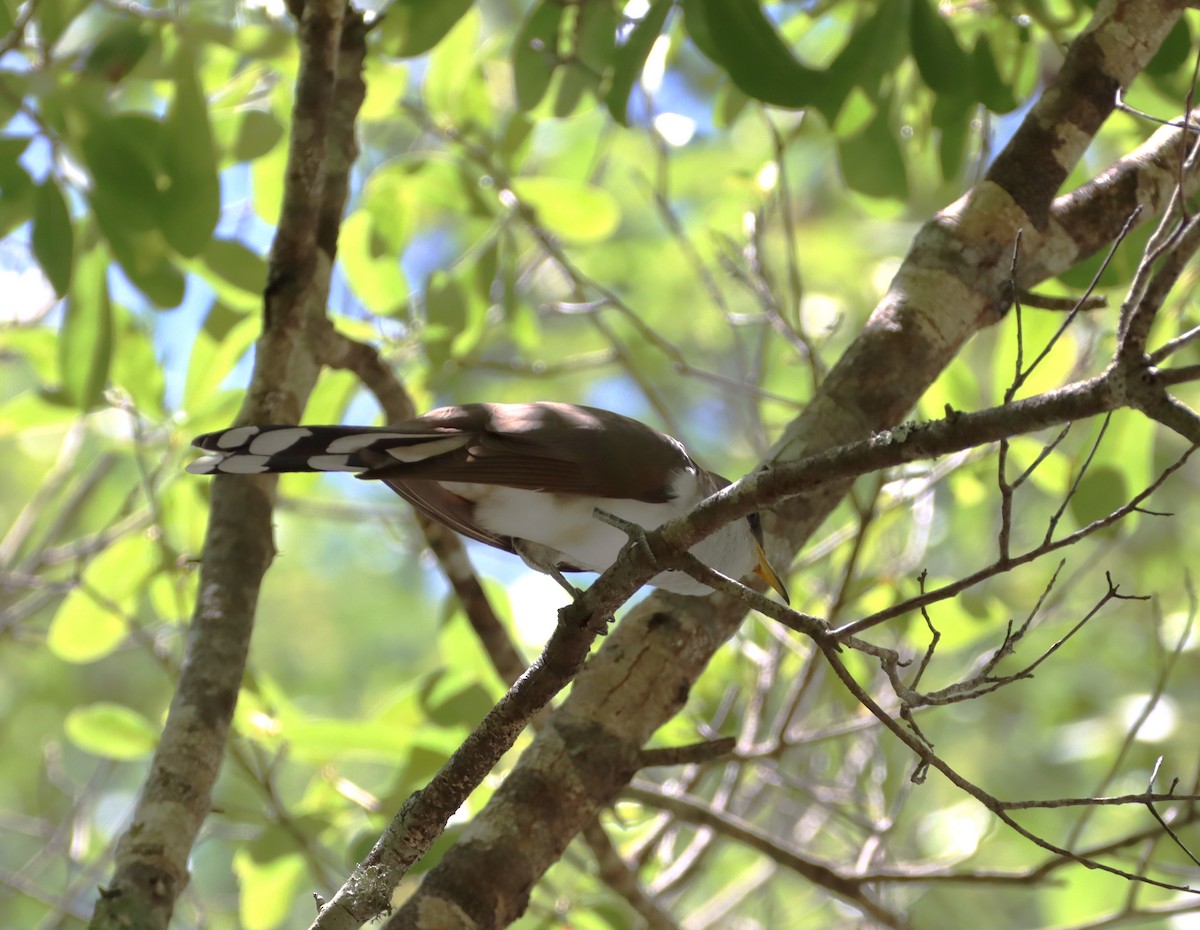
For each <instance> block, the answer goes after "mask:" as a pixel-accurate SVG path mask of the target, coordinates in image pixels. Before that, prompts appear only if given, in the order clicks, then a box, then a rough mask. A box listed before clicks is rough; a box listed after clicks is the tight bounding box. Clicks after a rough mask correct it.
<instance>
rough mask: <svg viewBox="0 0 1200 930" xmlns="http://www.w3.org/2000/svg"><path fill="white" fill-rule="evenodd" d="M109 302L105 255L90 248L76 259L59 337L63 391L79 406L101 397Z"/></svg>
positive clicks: (107, 360)
mask: <svg viewBox="0 0 1200 930" xmlns="http://www.w3.org/2000/svg"><path fill="white" fill-rule="evenodd" d="M112 327H113V321H112V304H111V303H110V301H109V296H108V256H107V254H106V253H105V251H104V250H103V249H99V248H97V249H93V250H92V251H91V252H89V253H88V254H87V255H85V256H83V257H81V258H80V260H79V264H78V266H77V267H76V269H75V278H74V281H73V282H72V288H71V292H70V294H69V295H68V297H67V302H66V307H65V313H64V318H63V323H62V328H61V330H60V335H59V340H58V370H59V379H60V381H61V383H62V387H63V391H64V393H65V394H66V396H67V397H68V398H69V399H70V402H71V403H73V404H74V405H75V406H77V407H79V409H81V410H91V409H93V408H95V407H98V406H100V404H101V403H102V402H103V400H104V388H105V387H106V386H107V384H108V372H109V367H110V366H111V364H112V349H113V345H112Z"/></svg>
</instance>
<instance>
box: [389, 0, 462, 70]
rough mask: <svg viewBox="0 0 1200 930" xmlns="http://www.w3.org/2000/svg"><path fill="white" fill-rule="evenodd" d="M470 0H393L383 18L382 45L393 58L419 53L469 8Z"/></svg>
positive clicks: (407, 56)
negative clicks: (433, 0) (434, 0)
mask: <svg viewBox="0 0 1200 930" xmlns="http://www.w3.org/2000/svg"><path fill="white" fill-rule="evenodd" d="M472 2H473V0H436V2H431V0H394V2H393V3H391V4H389V5H388V8H387V13H386V15H384V17H383V29H382V30H381V31H382V33H383V48H384V50H385V51H386V52H387V53H388V54H389V55H394V56H396V57H397V58H412V57H414V56H416V55H423V54H425V52H427V51H429V50H430V49H431V48H433V47H434V46H435V45H437V44H438V42H440V41H441V40H442V38H443V36H445V35H446V33H448V32H449V31H450V30H451V29H453V28H454V24H455V23H457V22H458V21H459V20H460V19H462V18H463V16H465V15H466V13H467V10H469V9H471V4H472Z"/></svg>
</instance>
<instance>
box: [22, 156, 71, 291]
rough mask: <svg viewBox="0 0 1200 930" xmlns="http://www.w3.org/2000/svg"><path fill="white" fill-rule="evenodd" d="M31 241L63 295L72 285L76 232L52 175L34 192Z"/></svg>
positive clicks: (48, 273)
mask: <svg viewBox="0 0 1200 930" xmlns="http://www.w3.org/2000/svg"><path fill="white" fill-rule="evenodd" d="M31 240H32V244H33V254H34V255H35V256H36V257H37V260H38V262H39V263H40V264H41V266H42V270H43V271H44V272H45V273H46V277H47V278H48V279H49V280H50V283H51V285H53V287H54V293H56V294H57V295H58V296H59V297H62V296H64V295H65V294H66V293H67V290H68V289H69V288H70V286H71V266H72V264H73V261H74V254H73V253H74V250H75V233H74V230H73V229H72V227H71V214H70V212H69V211H68V210H67V202H66V200H65V199H64V198H63V195H62V191H61V190H60V189H59V187H58V183H57V182H56V181H55V180H54V178H52V177H47V178H46V180H45V181H44V182H42V183H41V184H39V185H38V186H37V189H36V191H35V192H34V195H33V231H32V233H31Z"/></svg>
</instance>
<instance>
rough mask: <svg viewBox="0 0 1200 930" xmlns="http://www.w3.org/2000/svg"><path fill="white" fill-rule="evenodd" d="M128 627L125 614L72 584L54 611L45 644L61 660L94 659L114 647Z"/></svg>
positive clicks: (102, 655) (83, 660) (87, 660)
mask: <svg viewBox="0 0 1200 930" xmlns="http://www.w3.org/2000/svg"><path fill="white" fill-rule="evenodd" d="M128 631H129V627H128V624H127V623H126V621H125V618H124V616H123V615H122V614H121V612H120V611H119V610H117V609H115V607H114V606H113V605H112V604H109V603H100V602H99V601H97V600H96V598H95V597H93V596H92V595H91V594H89V593H88V592H86V591H84V590H82V589H81V588H75V589H74V590H72V591H71V592H70V593H69V594H68V595H67V596H66V598H65V599H64V600H63V602H62V604H61V605H60V606H59V608H58V611H57V612H56V613H55V614H54V619H53V621H51V623H50V629H49V631H48V632H47V634H46V646H47V647H48V648H49V649H50V651H51V652H52V653H54V654H55V655H56V656H58V657H59V658H60V659H62V660H63V661H64V662H75V663H84V662H94V661H96V660H97V659H101V658H103V657H104V656H106V655H108V654H109V653H110V652H112V651H113V650H114V649H116V648H117V646H118V645H120V644H121V642H122V641H123V640H124V639H125V635H126V633H128Z"/></svg>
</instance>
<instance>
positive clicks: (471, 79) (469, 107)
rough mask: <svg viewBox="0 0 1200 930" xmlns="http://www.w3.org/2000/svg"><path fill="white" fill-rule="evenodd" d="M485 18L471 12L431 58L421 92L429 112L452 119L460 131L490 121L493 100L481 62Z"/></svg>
mask: <svg viewBox="0 0 1200 930" xmlns="http://www.w3.org/2000/svg"><path fill="white" fill-rule="evenodd" d="M481 27H482V17H481V15H480V12H479V10H478V9H472V10H468V11H467V13H466V15H465V16H463V17H462V19H461V20H459V21H458V22H457V23H456V24H455V26H454V28H453V29H452V30H450V32H449V34H448V35H447V36H446V37H445V38H444V39H443V40H442V41H441V42H440V43H439V44H438V46H437V48H435V49H434V50H433V53H432V54H431V55H430V56H429V67H428V68H427V69H426V71H425V78H424V80H423V81H422V82H421V92H422V94H423V96H424V98H425V102H426V105H427V106H428V108H429V111H430V113H433V114H436V115H438V116H439V118H449V119H451V120H453V121H454V122H455V123H456V124H458V126H459V127H460V128H468V127H470V126H471V125H472V124H474V125H478V126H486V125H488V124H489V123H490V122H491V118H492V105H491V97H490V96H489V94H488V91H487V85H486V78H485V77H484V74H483V69H482V67H481V66H480V61H479V57H480V55H479V34H480V29H481Z"/></svg>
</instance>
